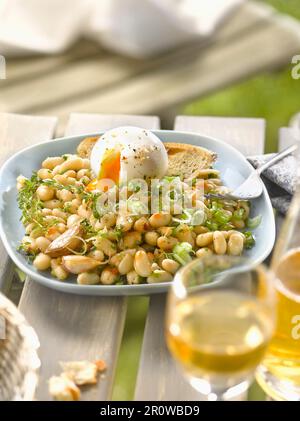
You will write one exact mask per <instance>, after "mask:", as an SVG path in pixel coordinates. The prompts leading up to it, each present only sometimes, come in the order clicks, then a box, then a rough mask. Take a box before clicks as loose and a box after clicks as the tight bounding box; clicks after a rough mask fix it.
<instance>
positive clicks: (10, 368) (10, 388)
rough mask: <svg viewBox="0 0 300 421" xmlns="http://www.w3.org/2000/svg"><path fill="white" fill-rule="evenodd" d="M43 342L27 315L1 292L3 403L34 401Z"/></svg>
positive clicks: (0, 382) (0, 393)
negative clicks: (29, 322)
mask: <svg viewBox="0 0 300 421" xmlns="http://www.w3.org/2000/svg"><path fill="white" fill-rule="evenodd" d="M38 348H39V341H38V338H37V335H36V333H35V331H34V330H33V328H32V327H30V326H29V325H28V323H27V321H26V320H25V318H24V316H23V315H22V314H21V313H20V312H19V310H18V309H17V308H16V307H15V306H14V304H12V303H11V302H10V301H9V300H8V299H7V298H6V297H4V295H2V294H1V293H0V401H12V400H27V401H28V400H33V398H34V393H35V390H36V386H37V381H38V370H39V367H40V360H39V358H38V355H37V349H38Z"/></svg>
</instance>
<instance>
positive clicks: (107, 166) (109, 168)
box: [86, 149, 121, 191]
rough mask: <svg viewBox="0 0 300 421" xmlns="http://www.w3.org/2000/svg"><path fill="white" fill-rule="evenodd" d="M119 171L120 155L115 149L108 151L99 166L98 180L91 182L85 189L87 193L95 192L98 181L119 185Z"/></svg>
mask: <svg viewBox="0 0 300 421" xmlns="http://www.w3.org/2000/svg"><path fill="white" fill-rule="evenodd" d="M120 169H121V153H120V151H116V150H115V149H109V150H107V151H106V152H105V154H104V157H103V159H102V162H101V165H100V171H99V174H98V178H96V179H94V180H92V181H91V182H90V183H89V184H88V185H87V187H86V190H87V191H93V190H96V189H97V187H98V182H99V180H103V179H109V180H112V181H114V182H115V183H116V184H119V180H120Z"/></svg>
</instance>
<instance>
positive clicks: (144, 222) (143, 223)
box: [133, 216, 150, 232]
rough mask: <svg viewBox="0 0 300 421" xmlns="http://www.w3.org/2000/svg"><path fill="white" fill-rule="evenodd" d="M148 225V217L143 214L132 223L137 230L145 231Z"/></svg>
mask: <svg viewBox="0 0 300 421" xmlns="http://www.w3.org/2000/svg"><path fill="white" fill-rule="evenodd" d="M149 227H150V225H149V222H148V219H147V218H146V217H145V216H142V217H141V218H139V219H137V220H136V221H135V223H134V226H133V228H134V230H135V231H138V232H145V231H147V230H148V229H149Z"/></svg>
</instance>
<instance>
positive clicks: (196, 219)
mask: <svg viewBox="0 0 300 421" xmlns="http://www.w3.org/2000/svg"><path fill="white" fill-rule="evenodd" d="M205 221H206V213H205V212H204V210H203V209H198V210H196V212H195V213H194V214H193V215H192V218H191V225H202V224H204V222H205Z"/></svg>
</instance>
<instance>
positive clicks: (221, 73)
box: [0, 1, 300, 134]
mask: <svg viewBox="0 0 300 421" xmlns="http://www.w3.org/2000/svg"><path fill="white" fill-rule="evenodd" d="M299 51H300V24H299V22H298V21H296V20H295V19H293V18H290V17H287V16H283V15H281V14H279V13H278V12H276V11H275V9H273V8H271V7H268V6H266V5H263V4H262V3H260V2H250V1H248V2H245V3H244V4H243V5H242V6H240V7H239V8H238V9H237V10H236V11H235V12H234V13H233V14H232V15H231V16H229V17H228V18H227V19H226V20H224V22H223V24H222V25H221V26H220V28H219V29H218V31H217V32H216V33H215V35H214V36H213V37H212V38H209V39H208V40H201V41H198V42H194V43H191V44H188V45H184V46H182V47H181V48H178V49H176V50H172V51H170V52H168V53H165V54H162V55H160V56H158V57H155V58H153V59H149V60H134V59H129V58H125V57H121V56H118V55H116V54H113V53H111V52H108V51H104V50H102V49H101V48H100V47H99V46H98V45H95V44H92V43H88V42H83V41H82V42H80V43H79V44H78V45H77V46H75V47H74V48H73V49H72V50H70V51H68V52H67V53H64V54H61V55H56V56H48V57H40V56H39V57H30V58H18V59H7V79H6V80H4V81H0V89H1V97H0V111H1V112H17V113H23V114H37V115H41V114H43V115H54V116H58V117H59V127H58V131H59V134H62V133H63V128H64V126H65V124H66V121H67V119H68V116H69V113H70V110H72V111H76V112H88V113H94V112H98V113H99V112H100V113H125V114H137V113H138V114H156V115H157V114H158V115H159V116H160V117H162V118H163V121H162V122H163V125H164V127H166V124H169V127H171V124H170V120H171V119H172V117H173V116H174V115H175V114H176V110H178V107H179V106H181V105H182V104H184V103H186V102H188V101H191V100H193V99H195V98H199V97H200V96H203V95H204V94H208V93H209V92H212V91H215V90H217V89H220V88H223V87H225V86H227V85H229V84H232V83H235V82H237V81H240V80H242V79H245V78H249V77H251V76H253V75H256V74H257V73H259V72H262V71H266V70H273V69H276V68H278V67H280V66H285V65H287V64H288V63H290V62H291V59H292V56H293V55H294V54H298V53H299Z"/></svg>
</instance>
